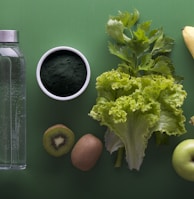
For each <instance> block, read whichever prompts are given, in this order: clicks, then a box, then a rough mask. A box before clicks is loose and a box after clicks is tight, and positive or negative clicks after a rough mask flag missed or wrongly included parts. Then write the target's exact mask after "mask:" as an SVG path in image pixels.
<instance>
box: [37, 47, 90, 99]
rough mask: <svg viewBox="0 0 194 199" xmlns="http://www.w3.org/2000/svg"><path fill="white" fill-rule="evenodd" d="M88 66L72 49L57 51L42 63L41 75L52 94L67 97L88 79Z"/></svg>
mask: <svg viewBox="0 0 194 199" xmlns="http://www.w3.org/2000/svg"><path fill="white" fill-rule="evenodd" d="M86 73H87V71H86V66H85V63H84V61H83V60H82V59H81V57H79V56H78V55H77V54H75V53H74V52H71V51H66V50H63V51H56V52H55V53H52V54H51V55H49V56H48V57H47V58H46V59H45V61H44V62H43V64H42V68H41V71H40V77H41V80H42V83H43V85H44V86H45V88H46V89H47V90H48V91H49V92H50V93H52V94H54V95H57V96H60V97H67V96H70V95H73V94H75V93H76V92H78V91H79V90H80V89H81V87H82V86H83V84H84V82H85V80H86V75H87V74H86Z"/></svg>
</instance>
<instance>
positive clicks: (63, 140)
mask: <svg viewBox="0 0 194 199" xmlns="http://www.w3.org/2000/svg"><path fill="white" fill-rule="evenodd" d="M74 141H75V135H74V133H73V131H72V130H71V129H69V128H68V127H66V126H65V125H63V124H56V125H54V126H51V127H50V128H48V129H47V130H46V131H45V133H44V135H43V146H44V148H45V150H46V151H47V152H48V153H49V154H50V155H52V156H55V157H60V156H63V155H65V154H67V153H68V152H69V151H70V149H71V148H72V147H73V144H74Z"/></svg>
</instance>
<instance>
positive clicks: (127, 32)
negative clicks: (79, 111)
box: [89, 10, 187, 170]
mask: <svg viewBox="0 0 194 199" xmlns="http://www.w3.org/2000/svg"><path fill="white" fill-rule="evenodd" d="M138 19H139V12H138V11H137V10H135V11H134V12H133V13H129V12H125V13H122V12H119V14H118V16H115V17H111V18H110V19H109V20H108V22H107V32H108V34H109V35H110V37H111V38H112V41H111V42H109V50H110V53H111V54H113V55H116V56H117V57H119V59H120V60H121V62H120V63H119V64H118V67H117V68H115V69H112V70H110V71H107V72H104V73H102V74H101V75H100V76H98V77H97V79H96V90H97V93H98V97H97V99H96V104H95V105H94V106H93V107H92V109H91V111H90V113H89V115H90V116H91V117H92V118H93V119H95V120H97V121H99V122H100V124H101V125H104V126H106V127H107V131H106V132H105V146H106V148H107V150H108V151H109V152H110V153H113V152H114V151H118V150H120V149H121V148H123V147H124V149H125V153H126V161H127V162H128V166H129V169H131V170H132V169H136V170H139V169H140V167H141V164H142V162H143V158H144V156H145V149H146V148H147V145H148V140H149V139H150V137H151V136H152V134H154V133H157V134H159V135H160V136H159V139H161V140H162V139H163V136H171V135H174V136H179V135H182V134H183V133H185V132H186V129H185V126H184V123H185V117H184V115H183V110H182V105H183V103H184V100H185V98H186V95H187V93H186V91H185V90H184V89H183V85H182V84H181V81H180V80H181V78H180V77H178V76H176V75H175V69H174V66H173V63H172V61H171V59H170V57H169V52H171V50H172V46H173V43H174V42H173V40H172V39H171V38H169V37H166V36H165V35H164V33H163V31H162V29H161V28H159V29H154V30H150V25H151V22H150V21H148V22H143V23H141V24H136V23H137V22H138ZM159 142H160V140H159Z"/></svg>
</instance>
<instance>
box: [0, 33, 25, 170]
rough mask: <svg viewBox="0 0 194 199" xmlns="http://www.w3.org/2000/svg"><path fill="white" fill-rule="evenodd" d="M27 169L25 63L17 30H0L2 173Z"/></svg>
mask: <svg viewBox="0 0 194 199" xmlns="http://www.w3.org/2000/svg"><path fill="white" fill-rule="evenodd" d="M25 168H26V82H25V60H24V56H23V54H22V53H21V51H20V49H19V41H18V31H16V30H0V170H2V169H4V170H8V169H16V170H21V169H25Z"/></svg>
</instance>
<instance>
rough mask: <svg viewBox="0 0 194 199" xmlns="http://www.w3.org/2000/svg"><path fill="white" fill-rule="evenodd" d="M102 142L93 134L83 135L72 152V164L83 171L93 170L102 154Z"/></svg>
mask: <svg viewBox="0 0 194 199" xmlns="http://www.w3.org/2000/svg"><path fill="white" fill-rule="evenodd" d="M102 149H103V144H102V141H101V140H100V139H99V138H97V137H96V136H94V135H92V134H91V133H88V134H85V135H83V136H82V137H81V138H80V139H79V140H78V141H77V143H76V144H75V145H74V147H73V149H72V151H71V162H72V165H73V166H74V167H76V168H77V169H79V170H81V171H89V170H91V169H92V168H93V167H94V166H95V165H96V163H97V161H98V159H99V158H100V156H101V154H102Z"/></svg>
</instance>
